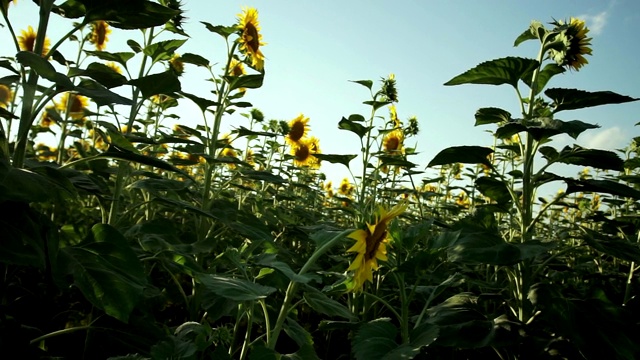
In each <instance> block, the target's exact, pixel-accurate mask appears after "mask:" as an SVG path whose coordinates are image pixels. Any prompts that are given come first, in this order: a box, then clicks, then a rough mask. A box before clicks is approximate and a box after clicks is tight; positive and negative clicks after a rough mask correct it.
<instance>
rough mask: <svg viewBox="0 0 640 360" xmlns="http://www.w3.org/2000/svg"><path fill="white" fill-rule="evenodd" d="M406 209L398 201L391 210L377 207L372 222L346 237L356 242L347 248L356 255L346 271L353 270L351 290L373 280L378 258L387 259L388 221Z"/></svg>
mask: <svg viewBox="0 0 640 360" xmlns="http://www.w3.org/2000/svg"><path fill="white" fill-rule="evenodd" d="M406 209H407V204H406V203H404V202H403V203H400V204H398V205H396V206H395V207H393V208H392V209H391V210H389V211H386V209H384V208H382V207H381V208H379V209H378V211H377V214H376V217H375V221H374V222H373V224H369V223H367V228H366V229H358V230H355V231H354V232H352V233H351V234H349V235H348V236H347V237H348V238H350V239H353V240H355V241H356V243H355V244H354V245H353V246H352V247H351V248H349V249H348V250H347V252H355V253H357V254H358V255H357V256H356V258H355V259H354V260H353V262H352V263H351V265H350V266H349V268H348V269H347V270H348V271H354V274H353V287H352V291H354V292H357V291H361V290H362V287H363V286H364V283H365V281H369V282H373V270H378V260H380V261H387V244H388V243H389V239H388V238H389V236H388V233H387V227H388V225H389V222H390V221H391V220H392V219H393V218H395V217H396V216H398V215H400V214H402V213H403V212H404V211H405V210H406Z"/></svg>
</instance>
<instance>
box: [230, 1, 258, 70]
mask: <svg viewBox="0 0 640 360" xmlns="http://www.w3.org/2000/svg"><path fill="white" fill-rule="evenodd" d="M237 27H238V29H239V30H240V31H241V32H242V33H241V36H240V38H239V39H238V41H239V42H240V51H242V52H243V53H244V54H245V55H247V56H249V58H251V66H252V67H253V68H255V69H256V70H262V69H263V68H264V55H263V54H262V51H260V46H263V45H265V43H263V42H262V34H260V23H259V22H258V10H256V9H255V8H252V7H244V8H243V9H242V13H240V14H238V25H237Z"/></svg>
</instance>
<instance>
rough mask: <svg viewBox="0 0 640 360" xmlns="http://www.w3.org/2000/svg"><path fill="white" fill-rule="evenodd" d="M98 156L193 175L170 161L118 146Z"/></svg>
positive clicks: (111, 147)
mask: <svg viewBox="0 0 640 360" xmlns="http://www.w3.org/2000/svg"><path fill="white" fill-rule="evenodd" d="M96 157H98V158H109V159H120V160H125V161H132V162H136V163H140V164H145V165H149V166H154V167H157V168H159V169H164V170H168V171H173V172H176V173H179V174H182V175H184V176H186V177H188V178H191V176H189V175H188V174H186V173H185V172H184V171H182V170H180V169H178V168H176V167H175V166H173V165H171V164H169V163H168V162H166V161H164V160H160V159H156V158H154V157H150V156H145V155H140V154H136V153H134V152H131V151H126V150H123V149H119V148H117V147H115V146H110V147H109V149H108V150H107V151H105V152H103V153H101V154H99V155H97V156H96Z"/></svg>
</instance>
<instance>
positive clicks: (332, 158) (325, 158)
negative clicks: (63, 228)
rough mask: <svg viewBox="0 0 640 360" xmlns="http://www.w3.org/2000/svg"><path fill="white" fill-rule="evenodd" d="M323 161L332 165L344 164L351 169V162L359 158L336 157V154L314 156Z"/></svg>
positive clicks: (349, 156) (350, 156) (354, 156)
mask: <svg viewBox="0 0 640 360" xmlns="http://www.w3.org/2000/svg"><path fill="white" fill-rule="evenodd" d="M313 156H315V157H317V158H318V159H320V160H322V161H328V162H330V163H332V164H342V165H344V166H346V167H347V168H348V167H349V162H351V160H353V159H355V158H356V157H358V155H334V154H313Z"/></svg>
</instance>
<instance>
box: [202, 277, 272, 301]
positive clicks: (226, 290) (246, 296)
mask: <svg viewBox="0 0 640 360" xmlns="http://www.w3.org/2000/svg"><path fill="white" fill-rule="evenodd" d="M196 280H197V281H198V282H199V283H200V284H202V286H203V287H204V288H205V292H212V293H214V294H216V295H218V296H222V297H224V298H227V299H230V300H234V301H252V300H258V299H264V298H266V297H267V296H269V295H271V294H272V293H273V292H275V291H276V288H274V287H271V286H264V285H260V284H256V283H254V282H251V281H248V280H244V279H236V278H231V277H226V276H220V275H214V274H199V275H196Z"/></svg>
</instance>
